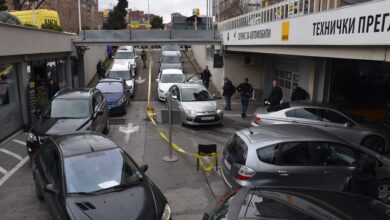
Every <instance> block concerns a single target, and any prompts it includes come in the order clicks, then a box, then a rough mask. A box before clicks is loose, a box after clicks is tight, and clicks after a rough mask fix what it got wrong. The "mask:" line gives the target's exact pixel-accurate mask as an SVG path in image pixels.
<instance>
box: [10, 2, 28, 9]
mask: <svg viewBox="0 0 390 220" xmlns="http://www.w3.org/2000/svg"><path fill="white" fill-rule="evenodd" d="M25 2H26V1H25V0H23V2H21V0H12V5H13V6H14V9H15V10H16V11H20V10H22V9H23V5H24V3H25Z"/></svg>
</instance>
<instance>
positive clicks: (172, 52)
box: [162, 51, 181, 57]
mask: <svg viewBox="0 0 390 220" xmlns="http://www.w3.org/2000/svg"><path fill="white" fill-rule="evenodd" d="M162 55H163V56H178V57H181V52H180V51H163V52H162Z"/></svg>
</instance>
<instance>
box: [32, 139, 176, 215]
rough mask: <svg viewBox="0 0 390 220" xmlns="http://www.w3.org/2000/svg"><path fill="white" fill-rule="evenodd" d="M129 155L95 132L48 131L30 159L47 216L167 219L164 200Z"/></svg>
mask: <svg viewBox="0 0 390 220" xmlns="http://www.w3.org/2000/svg"><path fill="white" fill-rule="evenodd" d="M147 168H148V166H147V165H143V166H141V168H139V167H138V166H137V165H136V164H135V162H134V161H133V159H132V158H131V157H130V156H129V155H128V154H127V153H125V152H124V151H123V150H122V149H121V148H120V147H118V146H117V145H116V144H115V143H114V142H112V141H111V140H109V139H108V138H106V137H104V136H103V135H101V134H99V133H96V132H80V133H73V134H66V135H59V136H50V137H49V138H47V139H45V140H44V141H43V144H42V147H41V148H40V149H39V150H38V151H37V153H36V155H35V157H34V159H33V162H32V169H33V177H34V181H35V189H36V196H37V198H38V199H40V200H45V202H46V204H47V207H48V209H49V211H50V213H51V215H52V217H53V219H79V220H82V219H85V220H87V219H88V220H89V219H104V220H106V219H111V220H114V219H145V220H147V219H153V220H157V219H158V220H161V219H163V220H168V219H170V215H171V210H170V207H169V204H168V202H167V200H166V198H165V197H164V195H163V194H162V192H161V191H160V190H159V189H158V188H157V186H156V185H154V183H153V182H152V181H151V180H149V178H148V177H147V176H146V175H145V174H144V172H145V171H146V170H147Z"/></svg>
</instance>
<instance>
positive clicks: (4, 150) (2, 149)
mask: <svg viewBox="0 0 390 220" xmlns="http://www.w3.org/2000/svg"><path fill="white" fill-rule="evenodd" d="M0 152H3V153H5V154H8V155H11V156H13V157H15V158H16V159H18V160H23V157H21V156H19V155H18V154H15V153H14V152H11V151H9V150H6V149H4V148H0Z"/></svg>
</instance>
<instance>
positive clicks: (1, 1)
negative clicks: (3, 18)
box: [0, 0, 8, 11]
mask: <svg viewBox="0 0 390 220" xmlns="http://www.w3.org/2000/svg"><path fill="white" fill-rule="evenodd" d="M7 10H8V7H7V2H5V0H0V11H7Z"/></svg>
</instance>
